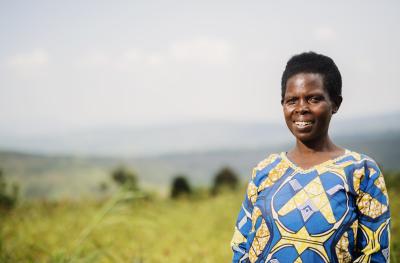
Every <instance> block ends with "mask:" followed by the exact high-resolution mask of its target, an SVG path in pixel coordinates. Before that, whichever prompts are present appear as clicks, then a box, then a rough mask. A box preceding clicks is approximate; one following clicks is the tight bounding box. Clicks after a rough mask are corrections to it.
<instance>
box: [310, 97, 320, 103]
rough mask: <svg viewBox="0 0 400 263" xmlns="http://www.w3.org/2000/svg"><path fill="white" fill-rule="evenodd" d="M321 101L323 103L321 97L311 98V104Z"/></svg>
mask: <svg viewBox="0 0 400 263" xmlns="http://www.w3.org/2000/svg"><path fill="white" fill-rule="evenodd" d="M320 101H321V98H320V97H311V98H310V102H311V103H317V102H320Z"/></svg>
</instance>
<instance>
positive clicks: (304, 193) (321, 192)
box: [278, 176, 336, 224]
mask: <svg viewBox="0 0 400 263" xmlns="http://www.w3.org/2000/svg"><path fill="white" fill-rule="evenodd" d="M310 200H311V202H312V203H313V204H314V205H315V207H316V209H318V210H319V211H320V212H321V214H322V215H323V216H324V217H325V219H326V220H327V221H328V222H329V223H330V224H333V223H335V222H336V219H335V216H334V215H333V211H332V208H331V205H330V203H329V200H328V197H327V196H326V193H325V189H324V187H323V186H322V182H321V179H320V178H319V176H317V177H315V179H314V180H312V181H311V182H310V183H308V184H307V185H306V186H305V187H304V188H303V189H301V190H300V191H299V192H298V193H297V194H295V195H294V196H293V197H292V198H291V199H290V200H289V201H288V202H287V203H286V204H285V205H284V206H283V207H282V208H281V209H280V210H279V211H278V214H279V215H281V216H284V215H286V214H288V213H289V212H291V211H293V210H294V209H297V208H298V207H302V206H304V205H305V204H306V203H307V202H308V201H310Z"/></svg>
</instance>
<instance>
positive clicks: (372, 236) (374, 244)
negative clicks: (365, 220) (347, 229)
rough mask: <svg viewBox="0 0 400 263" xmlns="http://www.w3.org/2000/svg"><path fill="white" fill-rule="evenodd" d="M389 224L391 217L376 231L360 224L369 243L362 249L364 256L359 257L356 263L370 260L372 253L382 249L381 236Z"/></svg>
mask: <svg viewBox="0 0 400 263" xmlns="http://www.w3.org/2000/svg"><path fill="white" fill-rule="evenodd" d="M388 224H389V219H388V220H386V221H385V222H383V223H382V224H381V225H380V226H379V227H378V229H377V230H376V231H372V230H371V229H370V228H368V227H367V226H365V225H363V224H359V226H360V229H361V231H362V233H363V235H364V237H365V239H366V240H367V245H366V246H365V247H364V249H363V250H362V256H360V257H359V258H357V259H356V260H355V261H354V263H360V262H369V261H370V257H371V254H373V253H376V252H378V251H379V250H380V249H381V246H380V243H379V238H380V236H381V234H382V232H383V230H384V229H385V228H386V226H387V225H388Z"/></svg>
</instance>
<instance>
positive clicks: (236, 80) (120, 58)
mask: <svg viewBox="0 0 400 263" xmlns="http://www.w3.org/2000/svg"><path fill="white" fill-rule="evenodd" d="M399 11H400V2H398V1H302V3H300V1H250V2H249V1H175V0H173V1H163V0H156V1H151V0H150V1H89V0H85V1H41V0H38V1H5V0H0V43H1V45H0V130H1V131H2V133H9V134H25V135H31V134H46V133H55V132H63V131H77V130H81V129H91V128H96V127H113V126H151V125H163V124H168V123H190V122H197V121H207V120H217V121H218V120H221V121H222V120H224V121H246V122H278V121H283V115H282V109H281V105H280V78H281V74H282V71H283V69H284V66H285V64H286V61H287V60H288V59H289V58H290V57H291V56H292V55H294V54H298V53H300V52H303V51H310V50H312V51H315V52H318V53H322V54H325V55H328V56H330V57H332V58H333V59H334V61H335V62H336V64H337V65H338V67H339V69H340V71H341V73H342V78H343V97H344V101H343V104H342V107H341V109H340V110H339V113H338V114H337V117H336V118H339V119H340V118H343V119H349V118H352V117H359V116H372V117H371V120H373V116H375V115H379V114H385V113H390V112H396V111H400V103H398V99H399V94H400V91H399V84H398V79H397V77H398V76H400V67H399V66H398V61H400V49H399V46H400V30H399V29H398V25H400V16H399V15H398V14H399Z"/></svg>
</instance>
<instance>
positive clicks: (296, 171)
mask: <svg viewBox="0 0 400 263" xmlns="http://www.w3.org/2000/svg"><path fill="white" fill-rule="evenodd" d="M281 85H282V100H281V104H282V107H283V113H284V117H285V121H286V124H287V126H288V128H289V130H290V131H291V133H292V134H293V135H294V137H295V138H296V145H295V147H294V148H293V149H291V150H290V151H288V152H282V153H278V154H271V155H270V156H268V157H267V158H266V159H265V160H263V161H261V162H260V163H259V164H258V165H257V166H256V167H255V168H254V169H253V174H252V178H251V180H250V182H249V184H248V187H247V193H246V195H245V200H244V202H243V204H242V208H241V210H240V212H239V215H238V219H237V222H236V226H235V233H234V235H233V239H232V243H231V246H232V249H233V252H234V256H233V262H273V263H278V262H281V263H288V262H307V263H310V262H386V261H388V260H389V221H390V213H389V204H388V195H387V191H386V187H385V183H384V180H383V175H382V173H381V171H380V170H379V167H378V165H377V164H376V162H375V161H374V160H373V159H371V158H370V157H368V156H366V155H364V154H359V153H357V152H354V151H350V150H348V149H344V148H341V147H339V146H337V145H335V144H334V143H333V142H332V140H331V139H330V138H329V135H328V128H329V123H330V120H331V117H332V115H333V114H335V113H336V112H337V111H338V109H339V107H340V104H341V102H342V96H341V89H342V88H341V87H342V80H341V75H340V72H339V70H338V68H337V67H336V65H335V63H334V62H333V60H332V59H330V58H329V57H326V56H324V55H320V54H316V53H313V52H309V53H302V54H299V55H296V56H294V57H292V58H291V59H290V60H289V61H288V63H287V65H286V68H285V71H284V72H283V76H282V83H281Z"/></svg>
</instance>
